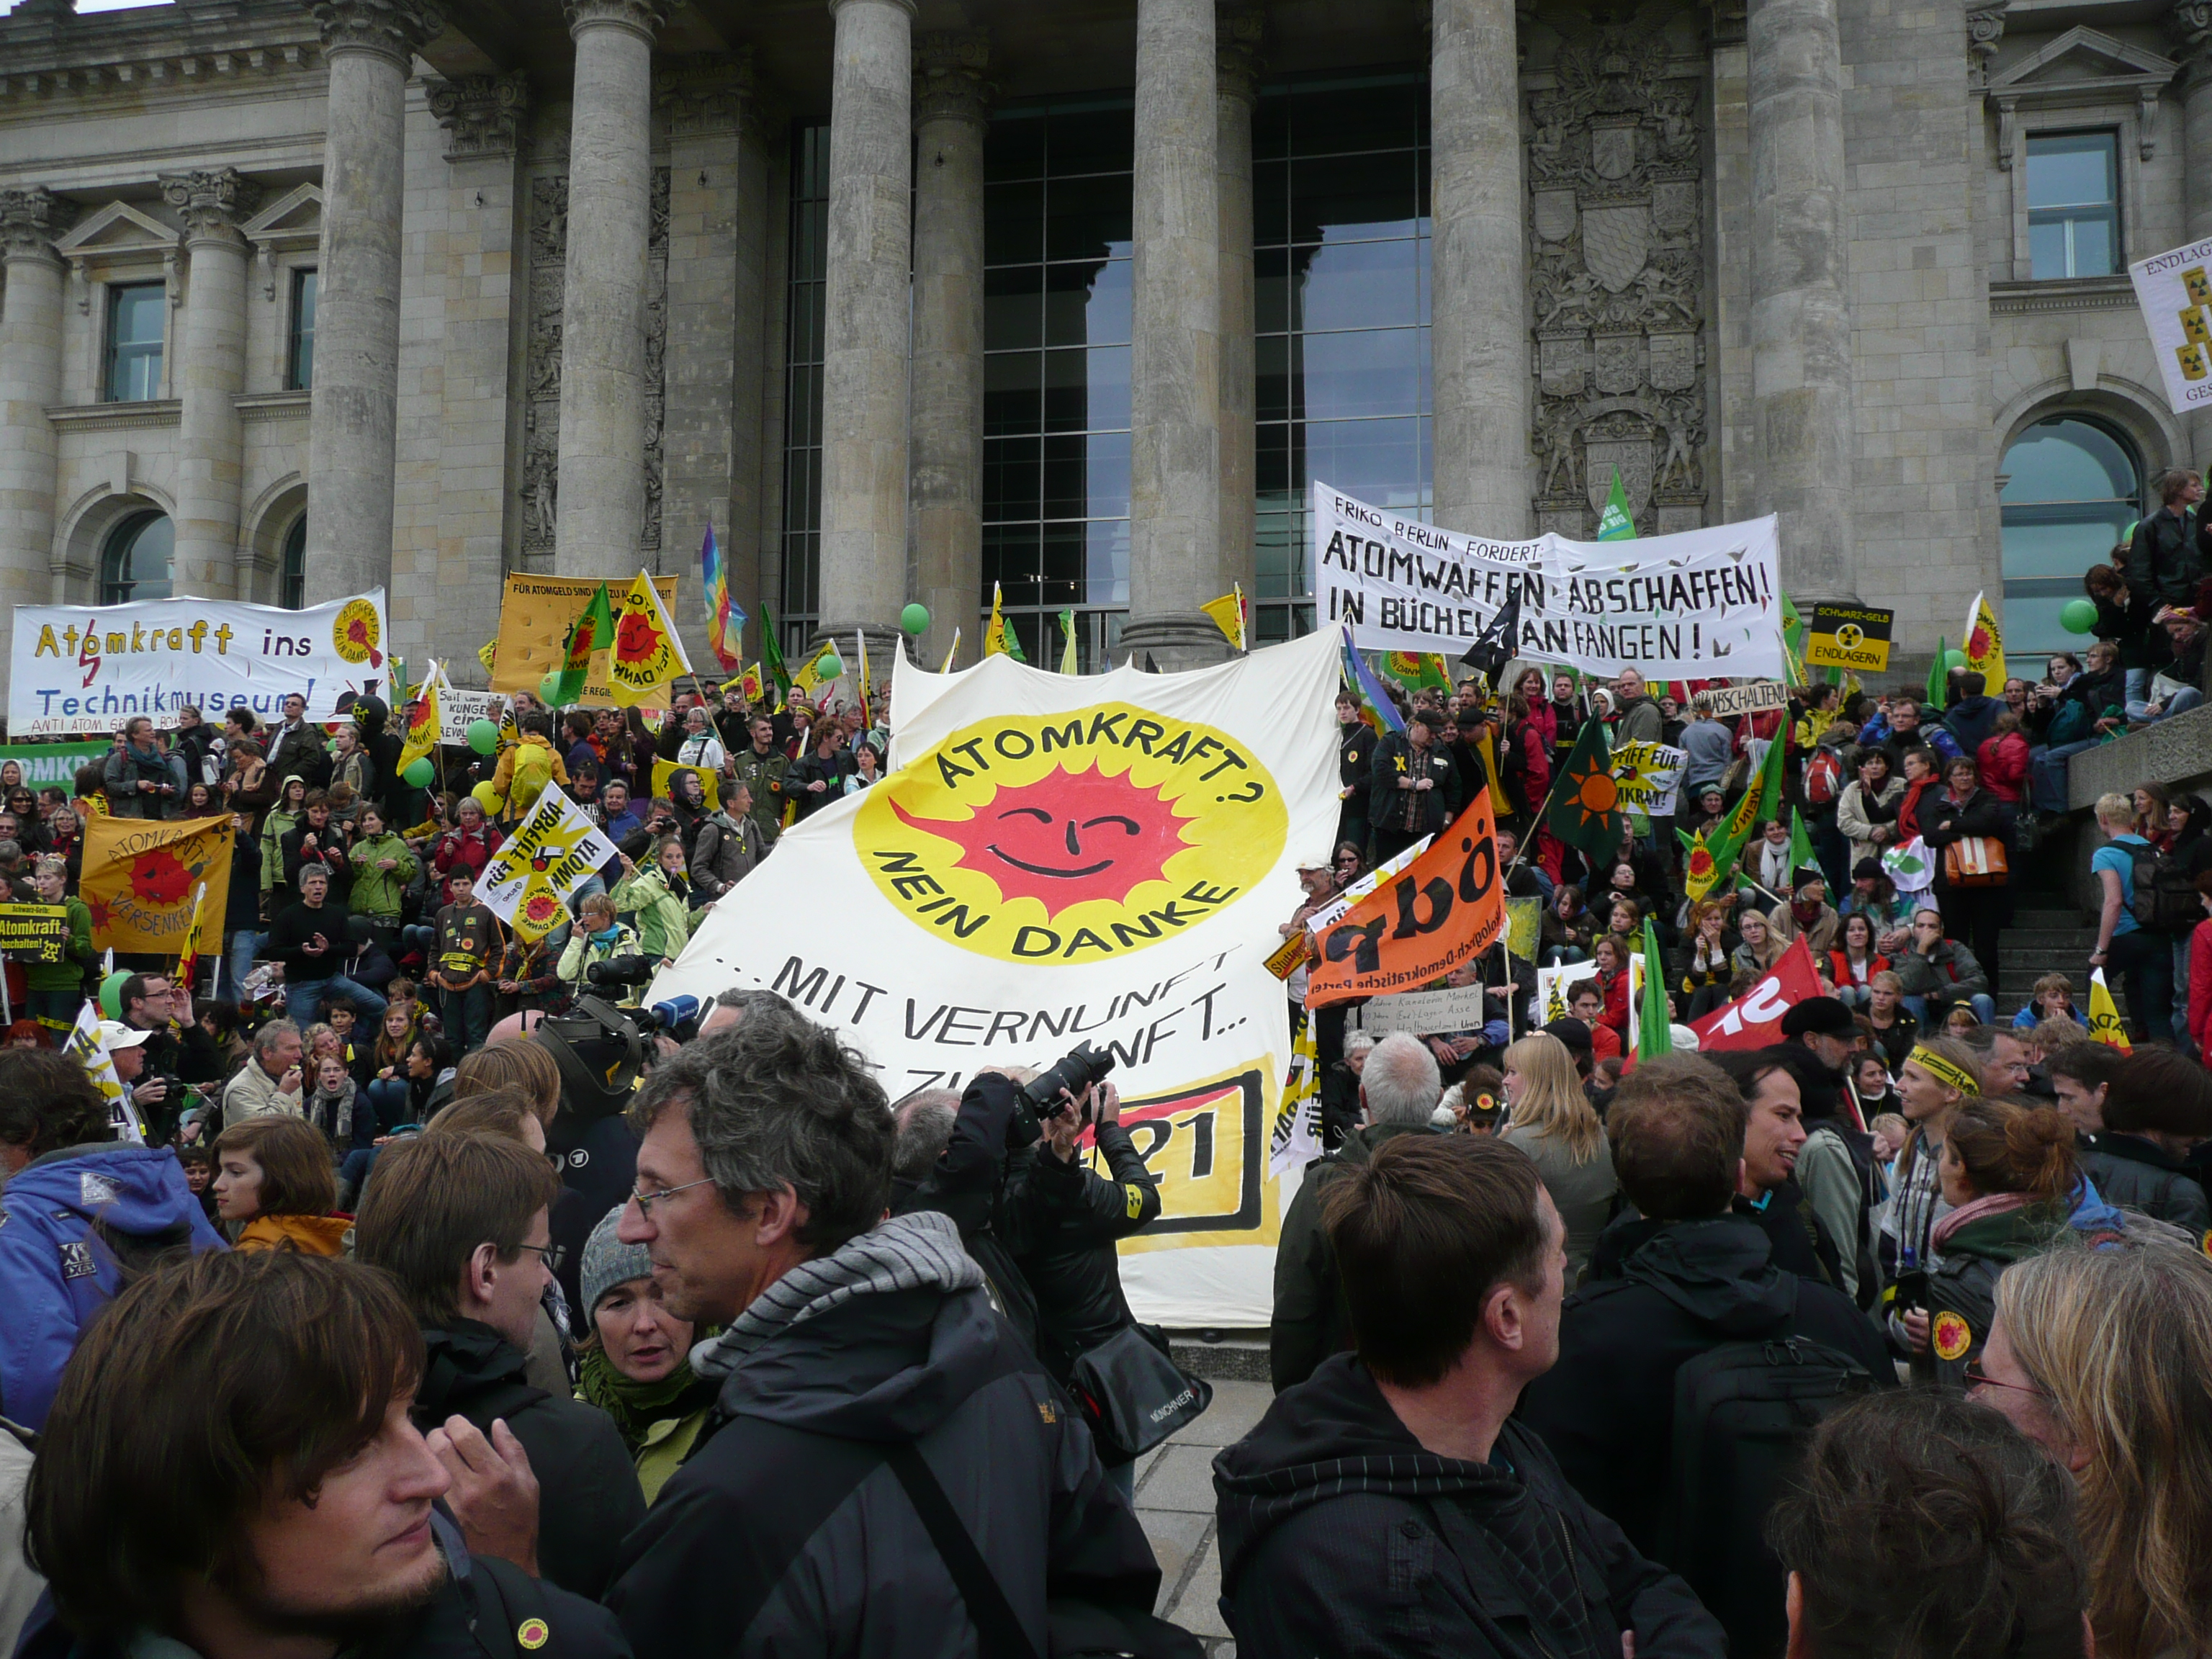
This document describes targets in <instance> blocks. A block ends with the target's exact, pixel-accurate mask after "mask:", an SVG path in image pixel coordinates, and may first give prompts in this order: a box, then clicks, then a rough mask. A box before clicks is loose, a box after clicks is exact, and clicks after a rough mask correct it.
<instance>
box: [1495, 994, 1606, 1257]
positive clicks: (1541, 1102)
mask: <svg viewBox="0 0 2212 1659" xmlns="http://www.w3.org/2000/svg"><path fill="white" fill-rule="evenodd" d="M1504 1066H1505V1082H1504V1089H1505V1104H1506V1109H1507V1111H1508V1113H1509V1117H1508V1121H1507V1123H1506V1126H1505V1129H1504V1133H1502V1134H1501V1135H1500V1136H1499V1137H1498V1138H1499V1139H1502V1140H1508V1141H1510V1142H1512V1143H1513V1145H1515V1146H1518V1147H1519V1148H1520V1149H1521V1150H1522V1152H1526V1153H1528V1156H1529V1158H1531V1159H1533V1160H1534V1163H1535V1165H1536V1173H1537V1174H1538V1175H1540V1176H1542V1177H1543V1181H1544V1189H1545V1190H1546V1191H1547V1192H1548V1193H1550V1194H1551V1195H1552V1202H1553V1204H1554V1205H1556V1206H1558V1207H1559V1219H1560V1220H1561V1221H1562V1222H1564V1223H1565V1225H1566V1230H1567V1283H1568V1284H1570V1285H1572V1284H1574V1283H1575V1282H1576V1281H1577V1280H1578V1279H1580V1278H1581V1277H1582V1274H1583V1268H1584V1267H1587V1266H1589V1258H1590V1252H1591V1250H1593V1249H1595V1248H1596V1246H1597V1236H1598V1234H1599V1233H1601V1231H1604V1229H1605V1224H1606V1218H1607V1216H1608V1215H1609V1214H1610V1213H1611V1212H1612V1208H1613V1194H1614V1192H1615V1191H1616V1190H1617V1189H1618V1188H1619V1185H1620V1183H1619V1182H1618V1181H1617V1180H1616V1179H1615V1178H1614V1175H1613V1157H1612V1154H1611V1152H1610V1151H1609V1150H1608V1149H1607V1146H1606V1139H1605V1125H1604V1124H1602V1123H1601V1122H1600V1121H1598V1115H1597V1113H1596V1111H1595V1109H1592V1107H1591V1105H1590V1103H1589V1096H1588V1095H1586V1094H1584V1093H1583V1085H1582V1079H1581V1078H1580V1077H1579V1076H1578V1075H1577V1073H1576V1071H1575V1062H1574V1057H1573V1056H1572V1055H1571V1054H1569V1053H1568V1052H1567V1045H1566V1044H1565V1043H1564V1042H1560V1041H1559V1038H1557V1037H1555V1036H1552V1035H1551V1033H1550V1032H1548V1031H1532V1032H1530V1033H1529V1034H1528V1036H1524V1037H1522V1039H1521V1040H1520V1041H1519V1042H1516V1043H1514V1044H1513V1045H1512V1046H1511V1047H1510V1048H1507V1049H1506V1051H1505V1054H1504Z"/></svg>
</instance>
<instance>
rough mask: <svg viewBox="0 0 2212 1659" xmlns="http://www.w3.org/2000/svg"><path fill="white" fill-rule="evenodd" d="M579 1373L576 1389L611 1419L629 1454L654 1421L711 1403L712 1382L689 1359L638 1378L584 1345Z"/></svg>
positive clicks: (602, 1352)
mask: <svg viewBox="0 0 2212 1659" xmlns="http://www.w3.org/2000/svg"><path fill="white" fill-rule="evenodd" d="M580 1376H581V1381H580V1383H578V1385H577V1392H578V1393H579V1394H580V1395H582V1396H583V1397H584V1398H585V1399H586V1401H590V1402H591V1403H592V1405H594V1406H597V1407H599V1409H600V1410H601V1411H603V1412H605V1413H606V1414H607V1415H608V1416H609V1417H611V1418H612V1419H614V1420H615V1429H616V1431H617V1432H618V1433H619V1434H620V1435H621V1436H622V1437H623V1445H625V1446H627V1447H629V1451H630V1455H631V1456H633V1457H635V1455H637V1449H638V1448H639V1447H640V1446H641V1445H643V1444H644V1443H645V1433H646V1431H647V1429H650V1428H651V1427H652V1426H653V1425H654V1424H655V1423H659V1422H664V1421H665V1420H666V1419H669V1418H671V1417H689V1416H690V1414H691V1413H693V1412H696V1411H699V1410H701V1409H702V1408H703V1407H708V1406H711V1405H713V1404H714V1395H715V1392H716V1389H715V1385H714V1383H710V1382H708V1380H707V1379H706V1378H705V1377H703V1376H699V1375H697V1374H696V1372H694V1371H693V1370H692V1369H691V1364H690V1361H689V1360H686V1361H685V1362H684V1364H680V1365H678V1367H677V1368H676V1369H675V1370H672V1371H671V1372H669V1373H668V1375H667V1376H664V1377H662V1378H661V1379H660V1381H659V1382H658V1383H640V1382H637V1381H635V1379H633V1378H631V1377H627V1376H623V1374H622V1373H621V1372H620V1371H618V1370H616V1369H615V1368H614V1364H613V1362H612V1361H611V1360H610V1359H609V1358H607V1356H606V1351H605V1349H603V1348H597V1347H594V1348H587V1349H586V1350H585V1351H584V1358H583V1364H582V1368H581V1372H580Z"/></svg>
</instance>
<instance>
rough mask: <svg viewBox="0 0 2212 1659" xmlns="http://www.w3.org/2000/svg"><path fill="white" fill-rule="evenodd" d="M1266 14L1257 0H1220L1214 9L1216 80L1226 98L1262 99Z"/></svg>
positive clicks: (1245, 102) (1214, 75)
mask: <svg viewBox="0 0 2212 1659" xmlns="http://www.w3.org/2000/svg"><path fill="white" fill-rule="evenodd" d="M1266 33H1267V18H1266V15H1265V14H1264V13H1263V12H1262V11H1261V9H1260V6H1259V4H1258V3H1257V0H1220V3H1219V4H1218V6H1217V7H1216V8H1215V10H1214V25H1213V82H1214V86H1215V88H1216V89H1217V90H1218V93H1219V94H1220V95H1221V96H1222V97H1224V98H1234V99H1236V100H1237V101H1238V102H1240V103H1244V104H1257V103H1258V102H1259V101H1260V62H1261V58H1260V49H1261V41H1262V40H1264V38H1265V37H1266Z"/></svg>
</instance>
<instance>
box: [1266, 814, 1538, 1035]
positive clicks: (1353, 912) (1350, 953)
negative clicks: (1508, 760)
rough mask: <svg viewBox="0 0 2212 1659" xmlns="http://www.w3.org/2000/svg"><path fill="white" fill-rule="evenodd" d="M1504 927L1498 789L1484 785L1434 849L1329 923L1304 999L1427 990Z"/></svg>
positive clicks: (1312, 1002) (1314, 1002)
mask: <svg viewBox="0 0 2212 1659" xmlns="http://www.w3.org/2000/svg"><path fill="white" fill-rule="evenodd" d="M1504 929H1505V884H1504V882H1503V881H1501V880H1500V879H1499V878H1498V842H1497V840H1496V836H1495V834H1494V824H1493V823H1492V818H1491V813H1490V793H1489V791H1487V790H1477V791H1476V792H1475V796H1474V800H1473V801H1472V802H1470V803H1469V804H1468V808H1467V810H1466V811H1463V812H1462V813H1461V814H1460V815H1459V819H1458V821H1457V822H1456V823H1453V824H1452V825H1451V826H1450V827H1449V829H1446V830H1445V831H1444V832H1443V834H1442V835H1440V836H1437V838H1436V840H1435V841H1434V842H1431V843H1430V845H1429V850H1428V851H1427V852H1425V853H1424V854H1421V856H1420V857H1419V858H1418V859H1416V860H1413V863H1411V864H1409V865H1407V866H1406V867H1405V868H1404V869H1403V870H1401V871H1400V872H1398V873H1397V874H1396V875H1395V876H1394V877H1392V878H1390V879H1389V881H1387V882H1385V883H1383V885H1382V886H1380V887H1378V888H1376V890H1374V891H1373V892H1372V893H1370V894H1369V895H1368V896H1366V897H1365V898H1364V899H1362V900H1360V901H1359V902H1358V903H1357V904H1355V905H1353V906H1352V908H1351V909H1349V910H1347V911H1346V913H1345V914H1344V916H1343V918H1342V919H1341V920H1340V921H1337V922H1335V923H1334V925H1332V926H1330V927H1326V928H1324V929H1322V935H1321V939H1320V941H1319V943H1320V946H1321V964H1320V965H1319V966H1318V967H1316V968H1315V969H1313V970H1312V971H1311V973H1310V974H1309V975H1307V979H1306V1006H1308V1007H1309V1008H1326V1007H1328V1006H1330V1005H1331V1004H1333V1003H1339V1002H1348V1001H1350V1000H1352V998H1354V997H1373V996H1387V995H1389V994H1391V993H1393V992H1397V991H1418V990H1420V989H1421V988H1422V987H1425V986H1427V985H1430V984H1432V983H1434V982H1435V981H1437V980H1439V979H1442V978H1443V976H1444V975H1446V974H1449V972H1451V971H1452V969H1455V968H1457V967H1459V966H1460V965H1461V964H1462V963H1466V962H1468V961H1470V960H1472V959H1473V958H1474V957H1477V956H1480V954H1481V953H1482V952H1483V951H1486V950H1488V949H1489V948H1490V947H1491V946H1492V945H1495V944H1496V943H1497V942H1498V935H1499V934H1500V933H1503V932H1504Z"/></svg>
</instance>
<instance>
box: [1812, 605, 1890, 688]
mask: <svg viewBox="0 0 2212 1659" xmlns="http://www.w3.org/2000/svg"><path fill="white" fill-rule="evenodd" d="M1896 623H1897V613H1896V612H1895V611H1885V610H1883V609H1882V608H1881V606H1880V605H1814V607H1813V610H1812V614H1811V615H1810V616H1809V617H1807V618H1806V621H1805V663H1806V665H1807V666H1808V667H1810V668H1852V669H1857V668H1864V669H1869V670H1871V671H1875V672H1877V673H1878V672H1880V671H1881V670H1883V669H1885V668H1887V667H1888V666H1889V647H1890V635H1891V634H1892V633H1893V631H1894V629H1895V627H1896Z"/></svg>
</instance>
